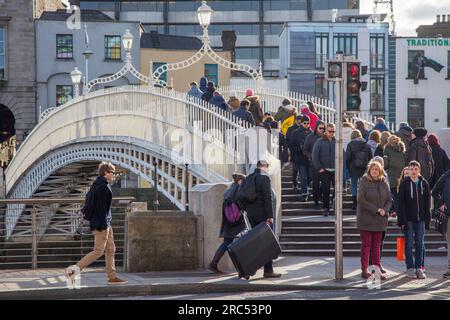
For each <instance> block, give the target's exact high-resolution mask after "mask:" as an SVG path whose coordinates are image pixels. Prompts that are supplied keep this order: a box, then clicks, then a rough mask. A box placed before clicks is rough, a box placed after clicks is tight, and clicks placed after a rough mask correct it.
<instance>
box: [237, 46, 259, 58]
mask: <svg viewBox="0 0 450 320" xmlns="http://www.w3.org/2000/svg"><path fill="white" fill-rule="evenodd" d="M236 59H237V60H259V48H236Z"/></svg>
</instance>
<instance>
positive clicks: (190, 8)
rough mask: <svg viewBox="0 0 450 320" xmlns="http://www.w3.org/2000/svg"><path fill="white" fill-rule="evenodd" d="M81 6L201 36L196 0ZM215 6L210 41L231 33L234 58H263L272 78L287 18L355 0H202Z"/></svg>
mask: <svg viewBox="0 0 450 320" xmlns="http://www.w3.org/2000/svg"><path fill="white" fill-rule="evenodd" d="M72 3H76V4H79V5H81V8H86V9H99V10H102V11H103V12H105V13H106V14H108V15H109V16H111V17H113V18H115V19H119V20H131V21H140V22H141V23H142V24H143V25H144V28H145V30H146V32H151V31H157V32H158V33H160V34H170V35H180V36H193V35H194V36H201V34H202V30H201V27H200V26H199V24H198V21H197V15H196V13H195V11H196V10H197V9H198V7H199V6H200V5H201V1H200V0H196V1H168V0H163V1H125V0H121V1H119V0H116V1H83V0H81V1H80V0H74V1H72ZM208 5H209V6H210V7H211V8H212V9H213V10H214V11H215V12H214V15H213V17H212V24H211V26H210V27H209V34H210V36H211V44H212V46H213V47H218V48H221V47H222V42H221V35H222V32H223V31H225V30H234V31H235V32H236V35H237V42H236V61H237V62H238V63H245V64H248V65H251V66H252V67H254V68H257V67H259V62H260V61H261V62H263V66H264V76H265V77H278V75H279V68H280V60H279V33H280V31H281V29H282V26H283V23H285V22H287V21H331V17H332V9H334V8H336V9H338V10H339V12H340V13H341V14H357V13H359V0H333V1H330V0H248V1H236V0H220V1H214V0H213V1H208Z"/></svg>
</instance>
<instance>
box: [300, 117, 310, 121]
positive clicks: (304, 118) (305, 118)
mask: <svg viewBox="0 0 450 320" xmlns="http://www.w3.org/2000/svg"><path fill="white" fill-rule="evenodd" d="M305 121H308V122H309V117H308V116H302V120H301V122H305Z"/></svg>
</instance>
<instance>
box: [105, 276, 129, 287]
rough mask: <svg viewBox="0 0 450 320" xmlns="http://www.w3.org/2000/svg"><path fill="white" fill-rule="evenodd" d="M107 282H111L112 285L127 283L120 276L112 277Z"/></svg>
mask: <svg viewBox="0 0 450 320" xmlns="http://www.w3.org/2000/svg"><path fill="white" fill-rule="evenodd" d="M108 284H112V285H124V284H128V281H127V280H122V279H120V278H117V277H115V278H114V279H110V280H108Z"/></svg>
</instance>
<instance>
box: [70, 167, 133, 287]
mask: <svg viewBox="0 0 450 320" xmlns="http://www.w3.org/2000/svg"><path fill="white" fill-rule="evenodd" d="M98 171H99V176H98V177H97V179H96V180H95V182H94V184H93V185H92V191H93V197H94V214H93V216H92V218H91V220H90V227H91V231H92V232H93V233H94V237H95V238H94V250H93V251H92V252H91V253H89V254H88V255H86V256H85V257H84V258H83V259H81V260H80V261H79V262H78V263H77V264H76V265H73V266H70V267H68V268H67V269H66V275H67V277H68V278H71V277H73V276H74V275H76V273H79V272H81V271H82V270H83V269H84V268H86V267H88V266H89V265H91V264H92V263H93V262H94V261H96V260H97V259H99V258H100V257H101V256H103V254H105V264H106V274H107V276H108V284H127V283H128V281H125V280H122V279H120V278H118V277H117V274H116V267H115V262H114V255H115V252H116V246H115V244H114V236H113V230H112V228H111V220H112V214H111V203H112V191H111V187H110V186H109V183H113V182H114V178H115V177H114V174H115V167H114V165H112V164H111V163H110V162H105V161H103V162H102V163H101V164H100V165H99V167H98Z"/></svg>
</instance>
